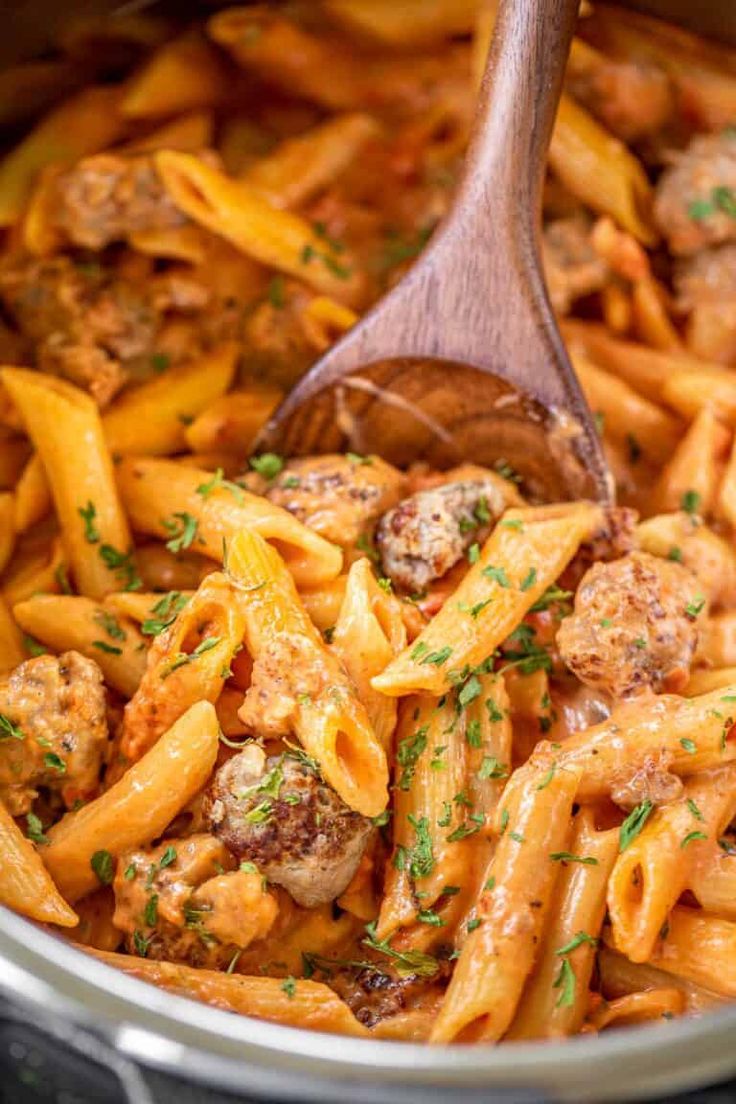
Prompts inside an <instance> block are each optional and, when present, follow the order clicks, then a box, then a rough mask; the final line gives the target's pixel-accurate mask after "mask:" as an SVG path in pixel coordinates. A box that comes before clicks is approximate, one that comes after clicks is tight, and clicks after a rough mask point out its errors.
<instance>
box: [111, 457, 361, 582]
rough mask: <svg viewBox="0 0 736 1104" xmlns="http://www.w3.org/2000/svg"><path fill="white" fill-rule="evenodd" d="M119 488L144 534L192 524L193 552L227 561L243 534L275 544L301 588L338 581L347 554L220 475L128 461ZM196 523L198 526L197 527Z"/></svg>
mask: <svg viewBox="0 0 736 1104" xmlns="http://www.w3.org/2000/svg"><path fill="white" fill-rule="evenodd" d="M116 474H117V478H118V487H119V489H120V495H121V498H122V500H123V503H124V506H125V509H126V511H127V513H128V516H129V517H130V520H131V523H132V525H133V527H134V528H135V529H137V530H138V532H142V533H150V534H151V535H152V536H157V537H160V538H167V537H171V534H172V528H171V526H172V525H173V526H174V528H181V527H182V525H184V524H186V523H187V519H192V521H190V522H189V527H190V530H192V529H193V530H194V535H193V539H192V541H191V546H192V548H194V549H196V551H198V552H201V553H202V554H203V555H205V556H209V557H210V558H211V559H214V560H220V561H221V560H222V558H223V554H224V545H226V546H227V547H229V546H230V543H231V541H232V540H233V538H234V537H235V536H236V535H237V534H238V533H239V532H240V531H241V530H242V529H252V530H253V531H254V532H257V533H258V534H259V535H260V536H262V537H263V538H264V539H265V540H269V541H273V542H274V544H275V545H276V547H277V548H278V550H279V553H280V554H281V555H282V556H283V558H284V560H285V562H286V564H287V566H288V568H289V570H290V571H291V573H292V575H293V576H294V580H295V582H296V583H297V585H298V586H304V587H317V586H321V585H323V584H325V583H328V582H330V581H331V580H332V579H335V578H336V577H337V576H338V574H339V573H340V568H341V566H342V552H341V551H340V549H339V548H337V547H336V546H335V545H334V544H330V543H329V541H326V540H325V539H324V538H323V537H320V536H319V535H318V534H317V533H314V532H312V530H311V529H308V528H307V527H306V525H302V523H301V522H300V521H297V519H296V518H295V517H293V515H292V514H290V513H288V512H287V511H286V510H283V509H281V507H280V506H275V505H273V504H272V503H271V502H269V501H268V500H267V499H265V498H261V497H260V496H259V495H254V494H250V493H249V492H248V491H246V490H245V489H241V487H239V486H238V485H236V484H234V483H232V484H228V483H226V482H225V483H223V481H222V479H221V478H220V479H218V476H217V473H213V472H207V471H200V470H199V469H196V468H189V467H186V468H185V467H182V466H181V465H179V464H175V463H173V462H171V461H167V460H148V459H142V460H138V459H133V458H131V459H126V460H123V461H122V463H120V464H119V465H118V468H117V473H116ZM194 522H196V526H195V525H194Z"/></svg>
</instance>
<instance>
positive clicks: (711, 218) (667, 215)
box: [654, 130, 736, 253]
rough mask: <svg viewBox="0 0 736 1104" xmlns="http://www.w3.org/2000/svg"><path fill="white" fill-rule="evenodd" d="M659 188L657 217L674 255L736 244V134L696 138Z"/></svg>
mask: <svg viewBox="0 0 736 1104" xmlns="http://www.w3.org/2000/svg"><path fill="white" fill-rule="evenodd" d="M673 160H674V164H673V165H672V167H671V168H669V169H667V170H666V171H665V172H664V173H662V176H661V178H660V181H659V183H658V185H657V194H656V198H655V202H654V217H655V220H656V222H657V225H658V226H659V229H660V230H661V231H662V233H663V234H664V236H665V237H666V238H667V240H668V243H669V247H670V249H671V251H672V252H673V253H697V252H698V251H699V250H700V249H703V248H704V247H705V246H708V245H718V244H720V243H722V242H727V241H734V240H736V218H734V196H736V134H733V133H731V132H730V131H725V130H724V131H722V132H721V133H720V134H705V135H700V136H698V137H697V138H694V139H693V140H692V142H691V143H690V145H689V146H688V148H687V149H686V150H685V151H684V152H683V153H678V154H676V155H674V157H673Z"/></svg>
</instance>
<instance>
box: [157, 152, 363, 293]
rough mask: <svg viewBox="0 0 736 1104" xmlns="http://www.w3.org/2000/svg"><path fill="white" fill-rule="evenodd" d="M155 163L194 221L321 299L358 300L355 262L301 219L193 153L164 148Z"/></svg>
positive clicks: (360, 284) (173, 195)
mask: <svg viewBox="0 0 736 1104" xmlns="http://www.w3.org/2000/svg"><path fill="white" fill-rule="evenodd" d="M155 161H156V168H157V169H158V172H159V175H160V176H161V179H162V180H163V183H164V186H165V187H166V189H167V191H168V193H169V195H170V196H171V199H172V201H173V202H174V204H175V205H176V206H177V207H178V208H179V210H180V211H183V213H184V214H185V215H188V216H189V217H190V218H191V219H194V221H195V222H197V223H199V224H200V225H201V226H204V227H206V228H207V229H208V230H211V231H212V232H213V233H214V234H218V235H219V236H220V237H222V238H225V239H226V240H227V241H229V242H230V243H231V244H232V245H234V246H235V247H236V249H239V250H241V251H242V252H243V253H245V254H246V255H247V256H249V257H253V258H254V259H255V260H256V261H260V262H261V264H265V265H270V266H272V267H273V268H276V269H278V270H279V271H281V272H286V273H288V274H289V275H290V276H296V277H298V278H299V279H300V280H303V281H304V282H305V283H306V284H309V285H310V287H314V288H315V289H316V290H317V291H321V292H323V293H324V294H325V295H331V296H333V297H334V298H335V299H337V300H339V301H341V302H342V301H344V302H346V303H348V304H350V305H352V304H353V303H355V302H356V301H360V300H361V298H362V292H363V283H364V281H363V277H362V275H361V274H360V273H359V272H358V270H357V269H356V267H355V265H354V263H353V260H352V259H351V258H350V256H349V255H348V254H347V253H346V252H345V251H344V250H337V249H336V248H335V245H334V243H333V242H332V241H331V240H328V238H327V237H325V236H324V235H320V234H319V233H318V232H317V231H316V230H315V229H314V228H313V227H312V226H310V224H309V223H308V222H306V221H305V220H304V219H302V218H300V217H299V216H298V215H295V214H293V213H292V212H290V211H281V210H279V209H278V208H277V207H274V206H273V205H272V204H271V203H269V202H268V201H267V200H266V199H264V198H263V196H262V195H261V194H260V193H259V192H257V191H254V190H253V189H252V188H250V187H249V186H248V185H247V184H244V183H243V182H242V181H237V180H232V179H230V178H229V177H227V176H225V174H224V173H222V172H220V171H219V170H218V169H214V168H212V167H211V166H210V165H206V164H205V163H204V161H201V160H200V159H199V158H197V157H193V156H192V155H191V154H188V153H175V152H173V151H171V150H168V151H167V150H162V151H161V152H160V153H157V154H156V155H155Z"/></svg>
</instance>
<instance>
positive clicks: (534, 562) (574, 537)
mask: <svg viewBox="0 0 736 1104" xmlns="http://www.w3.org/2000/svg"><path fill="white" fill-rule="evenodd" d="M600 519H601V514H600V511H599V509H598V508H597V507H595V506H592V505H587V504H585V503H581V504H577V505H574V504H571V505H567V504H565V505H560V506H542V507H536V508H530V509H519V510H507V511H506V513H505V514H504V516H503V518H502V519H501V521H500V522H499V523H498V525H497V526H496V528H495V529H494V530H493V533H492V534H491V536H490V537H489V538H488V540H487V541H486V543H485V545H484V546H483V549H482V550H481V552H480V556H479V558H478V560H477V562H476V563H475V564H473V565H472V567H471V568H470V569H469V571H468V573H467V574H466V576H465V578H464V579H463V581H462V582H461V583H460V585H459V586H458V587H457V589H456V590H455V592H454V593H453V594H452V595H451V597H450V598H449V599H448V600H447V602H445V605H444V606H443V607H442V609H441V610H440V612H439V613H438V614H437V616H436V617H435V618H434V619H433V620H432V621H431V622H430V624H429V625H428V626H427V627H426V628H425V629H424V630H423V631H422V633H421V634H420V635H419V637H418V639H417V640H416V641H414V643H413V644H411V645H410V646H409V647H407V648H405V649H404V651H403V652H402V653H401V654H400V655H399V656H397V657H396V659H394V660H393V661H392V662H391V663H390V664H389V665H388V667H387V668H386V670H385V671H384V672H383V674H381V675H377V676H376V677H375V678H374V679H373V681H372V685H373V688H374V689H375V690H379V691H380V692H381V693H382V694H388V695H390V696H392V697H396V696H399V695H401V694H409V693H415V692H417V691H419V690H426V691H428V692H432V693H435V694H441V693H442V692H443V691H444V690H447V689H448V688H449V687H450V686H451V685H452V682H451V680H450V677H449V675H448V672H449V673H452V672H455V673H457V672H464V671H465V670H466V668H467V669H468V670H467V672H466V674H465V676H464V677H467V674H470V672H471V670H472V668H474V667H477V666H478V665H479V664H481V663H482V662H483V661H484V660H485V659H487V658H488V657H489V656H490V655H492V653H493V652H494V650H495V649H496V648H497V647H498V645H499V644H500V643H501V642H502V641H503V640H504V639H505V638H506V637H507V636H508V635H509V633H510V632H511V631H512V629H514V628H515V626H516V625H517V624H518V623H519V621H520V620H521V618H522V617H523V616H524V614H525V613H526V611H527V610H528V609H529V607H530V606H532V605H533V604H534V603H535V602H536V601H537V600H538V599H539V598H540V596H541V595H542V594H543V593H544V591H545V590H546V589H547V587H548V586H549V585H550V584H551V583H553V582H554V581H555V579H557V578H558V576H559V575H560V573H561V572H562V571H563V570H564V568H565V567H566V566H567V564H568V563H569V562H570V560H571V559H572V557H573V556H574V555H575V553H576V551H577V550H578V547H579V546H580V544H581V543H582V542H583V541H585V540H588V539H590V537H591V536H592V534H593V532H594V531H595V529H596V528H597V527H598V526H599V524H600ZM476 608H478V614H477V615H472V611H473V610H474V609H476ZM458 612H460V615H461V617H462V614H463V613H464V615H465V616H464V617H462V620H461V619H460V617H458ZM461 677H462V676H461Z"/></svg>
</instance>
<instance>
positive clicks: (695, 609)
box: [557, 552, 704, 697]
mask: <svg viewBox="0 0 736 1104" xmlns="http://www.w3.org/2000/svg"><path fill="white" fill-rule="evenodd" d="M703 606H704V599H702V598H701V597H700V596H699V595H698V584H697V581H696V579H695V577H694V576H693V575H692V574H691V573H690V572H689V571H688V570H687V568H685V567H682V566H681V565H680V564H678V563H671V562H669V561H668V560H660V559H658V558H657V557H656V556H650V555H649V554H648V553H646V552H632V553H630V554H629V555H628V556H624V557H623V558H622V559H620V560H614V561H613V562H612V563H608V564H594V565H593V567H591V568H590V570H589V571H588V572H586V574H585V576H584V577H583V580H582V582H581V583H580V586H579V587H578V590H577V593H576V595H575V609H574V612H573V614H572V615H571V616H570V617H568V618H566V619H565V620H564V621H563V622H562V624H561V626H560V628H559V630H558V632H557V644H558V646H559V648H560V652H561V654H562V658H563V659H564V661H565V663H566V664H567V666H568V667H569V668H570V670H571V671H572V672H573V673H574V674H575V675H577V677H578V678H579V679H580V681H581V682H584V683H586V684H587V685H588V686H592V687H594V688H596V689H599V690H605V691H608V692H609V693H611V694H613V696H614V697H624V696H627V695H630V694H633V693H635V692H636V691H638V690H641V689H643V688H644V687H647V686H651V687H652V688H653V689H654V690H663V689H664V690H679V689H681V688H682V686H683V685H684V683H685V682H686V681H687V677H688V674H689V669H690V663H691V661H692V657H693V653H694V651H695V646H696V644H697V635H698V634H697V625H696V621H697V616H698V613H699V612H700V610H701V609H702V608H703Z"/></svg>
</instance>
